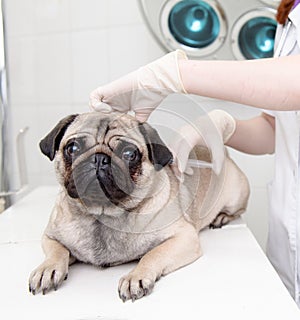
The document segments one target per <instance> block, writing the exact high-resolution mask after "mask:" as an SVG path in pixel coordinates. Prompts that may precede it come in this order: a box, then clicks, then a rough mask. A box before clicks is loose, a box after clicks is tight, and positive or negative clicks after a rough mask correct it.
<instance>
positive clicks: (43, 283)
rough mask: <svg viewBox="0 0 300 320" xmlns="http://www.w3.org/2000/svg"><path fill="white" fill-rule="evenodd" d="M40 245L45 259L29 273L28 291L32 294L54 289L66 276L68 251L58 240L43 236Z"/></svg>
mask: <svg viewBox="0 0 300 320" xmlns="http://www.w3.org/2000/svg"><path fill="white" fill-rule="evenodd" d="M42 246H43V250H44V253H45V255H46V258H45V261H44V262H43V263H42V264H41V265H40V266H38V267H37V268H36V269H35V270H34V271H33V272H32V273H31V275H30V278H29V291H30V292H32V293H33V294H35V293H37V292H39V291H42V292H43V294H45V293H46V292H47V291H49V290H50V289H52V288H54V290H56V289H57V288H58V286H59V285H60V284H61V283H62V282H63V281H64V280H65V279H66V278H67V275H68V268H69V264H70V263H71V261H70V252H69V251H68V250H67V249H66V248H65V247H64V246H63V245H62V244H60V243H59V242H58V241H56V240H52V239H50V238H49V237H48V236H47V235H44V236H43V240H42Z"/></svg>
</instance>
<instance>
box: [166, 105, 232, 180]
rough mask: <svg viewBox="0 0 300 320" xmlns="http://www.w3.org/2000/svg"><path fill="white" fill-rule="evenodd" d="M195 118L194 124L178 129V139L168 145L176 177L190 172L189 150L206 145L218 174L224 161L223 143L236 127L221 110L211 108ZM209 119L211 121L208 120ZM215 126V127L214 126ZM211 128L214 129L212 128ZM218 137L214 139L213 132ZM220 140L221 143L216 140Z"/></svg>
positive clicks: (230, 117) (228, 115)
mask: <svg viewBox="0 0 300 320" xmlns="http://www.w3.org/2000/svg"><path fill="white" fill-rule="evenodd" d="M207 115H208V116H209V118H208V117H207V116H202V117H199V119H197V120H196V121H195V122H194V124H191V125H185V126H184V127H182V128H181V129H180V132H179V135H180V139H176V140H175V141H173V142H172V143H171V144H170V145H169V147H170V149H171V151H172V153H173V156H174V159H175V161H174V164H173V169H174V171H175V173H176V175H177V176H178V177H181V176H182V173H183V172H186V173H188V174H189V173H192V171H191V168H190V167H189V166H187V163H188V158H189V154H190V152H191V150H192V149H193V148H194V147H195V146H196V145H200V146H206V147H208V148H209V149H210V151H211V154H212V168H213V170H214V171H215V173H216V174H218V173H219V172H220V171H221V169H222V165H223V161H224V148H223V147H224V144H226V142H227V141H228V140H229V139H230V137H231V136H232V134H233V133H234V131H235V128H236V122H235V120H234V118H233V117H232V116H231V115H230V114H229V113H227V112H225V111H223V110H213V111H211V112H209V113H208V114H207ZM210 120H211V121H210ZM214 127H215V128H214ZM212 129H216V130H213V131H212ZM215 132H217V134H218V135H219V137H217V138H218V139H217V140H216V137H215V136H214V133H215ZM219 140H220V141H221V145H220V144H218V145H216V142H218V141H219Z"/></svg>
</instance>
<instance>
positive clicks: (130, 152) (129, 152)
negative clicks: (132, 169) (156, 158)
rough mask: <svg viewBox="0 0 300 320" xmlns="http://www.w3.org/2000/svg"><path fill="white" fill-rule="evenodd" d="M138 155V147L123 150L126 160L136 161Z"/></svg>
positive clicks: (123, 157)
mask: <svg viewBox="0 0 300 320" xmlns="http://www.w3.org/2000/svg"><path fill="white" fill-rule="evenodd" d="M137 155H138V152H137V149H134V148H132V147H126V148H124V150H123V151H122V159H123V160H126V161H134V160H135V159H136V158H137Z"/></svg>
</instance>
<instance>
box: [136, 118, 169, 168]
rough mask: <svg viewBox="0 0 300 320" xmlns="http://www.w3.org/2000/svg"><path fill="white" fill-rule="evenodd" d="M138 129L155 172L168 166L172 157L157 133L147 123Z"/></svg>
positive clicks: (140, 125)
mask: <svg viewBox="0 0 300 320" xmlns="http://www.w3.org/2000/svg"><path fill="white" fill-rule="evenodd" d="M139 129H140V132H141V133H142V135H143V136H144V139H145V142H146V145H147V149H148V154H149V160H150V161H151V162H152V163H153V165H154V168H155V170H156V171H159V170H161V169H162V168H163V167H164V166H166V165H167V164H170V163H171V162H172V161H173V155H172V153H171V151H170V150H169V149H168V148H167V147H166V145H165V144H164V142H163V141H162V140H161V138H160V136H159V135H158V133H157V131H156V130H155V129H153V128H152V127H151V126H150V125H149V124H147V123H141V124H139Z"/></svg>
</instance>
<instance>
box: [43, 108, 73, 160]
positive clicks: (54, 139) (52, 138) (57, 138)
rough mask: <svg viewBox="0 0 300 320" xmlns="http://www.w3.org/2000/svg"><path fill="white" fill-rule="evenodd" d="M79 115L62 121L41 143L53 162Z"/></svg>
mask: <svg viewBox="0 0 300 320" xmlns="http://www.w3.org/2000/svg"><path fill="white" fill-rule="evenodd" d="M77 116H78V114H72V115H69V116H67V117H65V118H63V119H62V120H60V121H59V123H58V124H57V125H56V126H55V127H54V128H53V129H52V130H51V131H50V132H49V133H48V134H47V135H46V137H45V138H44V139H42V140H41V142H40V149H41V151H42V153H43V154H44V155H46V156H47V157H48V158H49V159H50V160H51V161H52V160H53V159H54V157H55V153H56V151H57V150H58V148H59V144H60V142H61V139H62V138H63V136H64V134H65V132H66V130H67V128H68V126H69V125H70V124H71V123H72V122H73V121H74V120H75V118H76V117H77Z"/></svg>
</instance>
